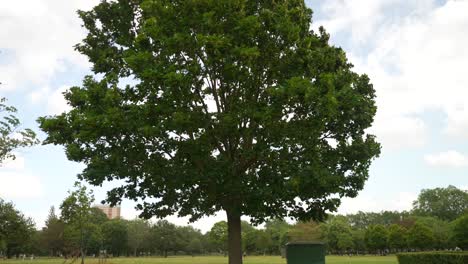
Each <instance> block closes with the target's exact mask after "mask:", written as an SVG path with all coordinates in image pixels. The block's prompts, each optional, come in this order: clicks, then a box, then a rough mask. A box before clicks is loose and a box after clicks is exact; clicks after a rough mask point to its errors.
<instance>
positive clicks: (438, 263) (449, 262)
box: [397, 252, 468, 264]
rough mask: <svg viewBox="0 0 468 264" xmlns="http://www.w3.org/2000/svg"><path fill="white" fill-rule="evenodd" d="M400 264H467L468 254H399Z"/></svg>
mask: <svg viewBox="0 0 468 264" xmlns="http://www.w3.org/2000/svg"><path fill="white" fill-rule="evenodd" d="M397 258H398V263H400V264H466V263H468V252H418V253H404V254H397Z"/></svg>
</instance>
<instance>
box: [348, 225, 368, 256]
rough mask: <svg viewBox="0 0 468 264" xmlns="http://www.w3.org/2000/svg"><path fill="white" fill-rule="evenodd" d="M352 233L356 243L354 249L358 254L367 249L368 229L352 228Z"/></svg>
mask: <svg viewBox="0 0 468 264" xmlns="http://www.w3.org/2000/svg"><path fill="white" fill-rule="evenodd" d="M351 235H352V238H353V243H354V250H355V251H356V253H357V254H360V253H362V252H365V251H366V249H367V248H366V231H365V230H364V229H357V228H355V229H352V230H351Z"/></svg>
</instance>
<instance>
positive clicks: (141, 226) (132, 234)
mask: <svg viewBox="0 0 468 264" xmlns="http://www.w3.org/2000/svg"><path fill="white" fill-rule="evenodd" d="M127 225H128V226H127V230H128V240H127V241H128V247H129V248H130V249H131V252H132V253H133V256H134V257H136V256H138V250H140V249H141V248H142V247H143V246H144V242H145V240H148V234H149V230H150V226H149V224H148V222H146V221H145V220H141V219H134V220H130V221H127Z"/></svg>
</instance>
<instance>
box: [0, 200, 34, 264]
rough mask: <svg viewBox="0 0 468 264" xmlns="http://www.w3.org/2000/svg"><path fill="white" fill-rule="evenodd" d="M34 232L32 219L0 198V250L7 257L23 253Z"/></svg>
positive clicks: (28, 245)
mask: <svg viewBox="0 0 468 264" xmlns="http://www.w3.org/2000/svg"><path fill="white" fill-rule="evenodd" d="M34 233H35V228H34V222H33V221H32V219H31V218H28V217H25V216H24V215H23V214H22V213H21V212H19V211H18V210H16V209H15V207H14V206H13V204H12V203H7V202H5V201H3V200H2V199H0V251H2V252H4V254H5V255H6V256H8V257H11V256H14V255H17V254H20V253H23V252H24V251H25V250H26V249H29V248H30V246H31V244H30V243H31V242H32V238H33V236H34ZM28 247H29V248H28Z"/></svg>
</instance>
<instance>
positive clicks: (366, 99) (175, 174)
mask: <svg viewBox="0 0 468 264" xmlns="http://www.w3.org/2000/svg"><path fill="white" fill-rule="evenodd" d="M79 13H80V16H81V18H82V20H83V23H84V26H85V27H86V29H87V30H88V35H87V37H86V38H85V39H84V40H83V42H82V43H80V44H78V45H77V46H76V47H77V50H78V51H80V52H81V53H82V54H84V55H86V56H88V58H89V60H90V62H91V63H92V64H93V71H94V73H97V74H102V77H103V78H102V79H99V80H97V79H95V78H93V77H92V76H87V77H85V79H84V81H83V85H82V87H73V88H71V89H70V90H69V91H68V92H67V93H66V94H65V97H66V99H67V101H68V103H69V104H70V105H71V107H72V110H71V111H69V112H67V113H63V114H61V115H58V116H53V117H45V118H40V120H39V122H40V126H41V128H42V129H43V130H44V131H45V132H46V133H47V134H48V138H47V140H46V142H47V143H54V144H60V145H64V146H65V148H66V152H67V157H68V158H69V159H71V160H73V161H77V162H83V163H84V164H86V168H85V169H84V171H83V172H82V173H81V174H80V177H81V178H82V179H85V180H87V181H88V182H90V183H91V184H95V185H100V184H102V182H103V181H106V180H113V179H119V180H121V179H127V181H126V182H127V183H128V184H126V185H123V186H120V187H117V188H116V189H114V190H113V191H111V192H110V193H109V197H108V201H109V202H110V203H111V204H115V203H118V202H119V201H120V200H121V199H122V198H124V197H126V198H130V199H135V201H139V200H140V198H154V199H151V201H153V202H147V201H149V200H147V199H143V200H144V202H142V203H141V204H139V205H138V208H139V209H142V210H143V212H142V215H143V216H145V217H148V218H149V217H152V216H154V215H157V216H159V217H165V216H168V215H172V214H178V215H179V216H191V220H192V221H195V220H197V219H200V218H201V217H202V216H204V215H212V214H214V213H215V212H217V211H220V210H223V211H225V212H226V215H227V220H228V221H227V223H228V234H229V235H228V245H229V263H230V264H239V263H242V248H241V216H243V215H246V216H249V217H250V218H251V220H252V221H254V222H263V221H265V220H267V219H269V218H271V217H280V218H281V217H286V216H287V217H293V218H297V219H299V220H309V219H314V220H322V219H324V217H325V215H326V213H325V212H327V211H335V210H336V209H337V208H338V206H339V204H340V199H339V198H336V197H355V196H356V195H357V193H358V191H360V190H361V189H362V188H363V186H364V182H365V181H366V180H367V178H368V168H369V166H370V164H371V160H372V159H373V158H375V157H376V156H377V155H378V154H379V152H380V146H379V144H378V143H376V141H375V140H374V136H372V135H368V134H366V132H365V131H366V129H367V128H368V127H370V126H371V124H372V122H373V118H374V115H375V113H376V106H375V90H374V89H373V87H372V85H371V84H370V83H369V78H368V77H367V76H366V75H359V74H356V73H354V72H353V71H352V68H353V65H352V64H351V63H349V62H348V61H347V58H346V55H345V52H344V51H343V50H342V49H341V48H337V47H334V46H332V45H330V44H329V43H328V40H329V35H328V34H327V33H326V32H325V30H324V29H323V28H320V30H318V31H317V32H315V31H311V30H310V28H311V21H312V10H310V9H309V8H307V7H306V5H305V3H304V1H303V0H292V1H291V0H288V1H285V0H281V1H246V0H239V1H232V0H220V1H202V0H197V1H163V0H156V1H153V0H152V1H149V0H146V1H145V0H141V1H112V2H111V1H103V2H101V3H100V4H99V5H98V6H96V7H95V8H94V9H92V10H90V11H86V12H84V11H81V12H79ZM127 77H131V78H132V79H133V80H134V82H132V84H128V85H121V83H122V82H120V80H123V79H124V78H127Z"/></svg>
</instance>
